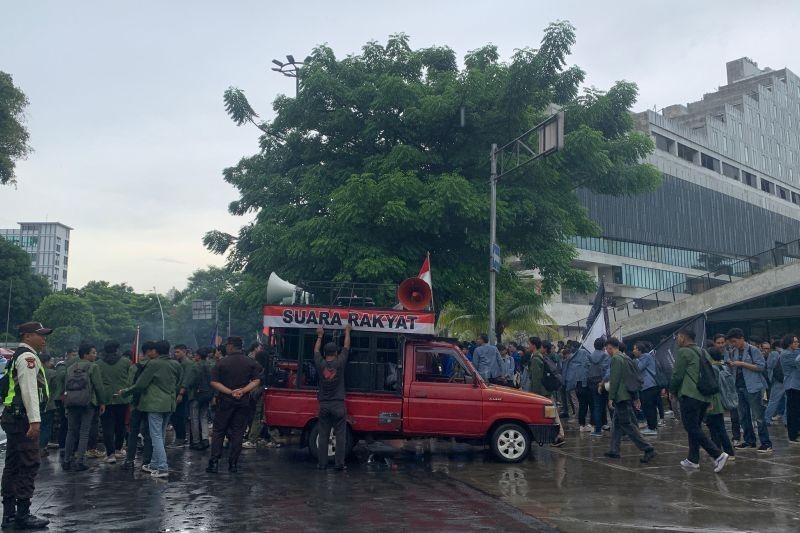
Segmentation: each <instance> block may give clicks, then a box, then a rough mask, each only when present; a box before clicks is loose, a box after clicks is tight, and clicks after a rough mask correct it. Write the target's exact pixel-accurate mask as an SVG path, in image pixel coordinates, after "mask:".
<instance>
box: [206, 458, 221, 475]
mask: <svg viewBox="0 0 800 533" xmlns="http://www.w3.org/2000/svg"><path fill="white" fill-rule="evenodd" d="M206 472H208V473H209V474H216V473H217V472H219V459H209V460H208V466H207V467H206Z"/></svg>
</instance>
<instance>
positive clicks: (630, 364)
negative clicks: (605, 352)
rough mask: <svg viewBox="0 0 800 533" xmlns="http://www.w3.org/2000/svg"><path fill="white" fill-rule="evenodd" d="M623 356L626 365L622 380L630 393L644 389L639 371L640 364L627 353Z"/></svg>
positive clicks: (623, 369) (623, 368)
mask: <svg viewBox="0 0 800 533" xmlns="http://www.w3.org/2000/svg"><path fill="white" fill-rule="evenodd" d="M622 357H624V358H625V366H623V367H622V382H623V383H624V384H625V388H626V389H627V390H628V392H629V393H631V394H636V393H638V392H639V391H640V390H642V385H643V384H644V380H643V379H642V375H641V374H640V373H639V365H637V364H636V361H634V360H633V359H631V358H630V357H628V356H627V355H623V356H622Z"/></svg>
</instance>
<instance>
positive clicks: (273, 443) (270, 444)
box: [264, 440, 282, 448]
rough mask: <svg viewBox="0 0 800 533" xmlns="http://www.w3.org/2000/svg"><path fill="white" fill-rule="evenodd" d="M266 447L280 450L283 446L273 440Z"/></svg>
mask: <svg viewBox="0 0 800 533" xmlns="http://www.w3.org/2000/svg"><path fill="white" fill-rule="evenodd" d="M264 446H266V447H267V448H280V447H281V446H282V444H281V443H280V442H275V441H274V440H271V441H269V442H267V443H266V444H265V445H264Z"/></svg>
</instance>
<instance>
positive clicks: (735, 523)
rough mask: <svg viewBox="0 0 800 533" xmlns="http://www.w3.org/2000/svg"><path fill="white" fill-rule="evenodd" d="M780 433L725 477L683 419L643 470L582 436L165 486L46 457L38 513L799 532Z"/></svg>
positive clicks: (292, 459)
mask: <svg viewBox="0 0 800 533" xmlns="http://www.w3.org/2000/svg"><path fill="white" fill-rule="evenodd" d="M771 429H772V430H773V431H772V433H773V435H772V436H773V445H774V446H775V452H774V454H772V455H771V456H767V457H763V456H757V454H756V453H755V452H743V453H740V454H739V457H737V460H736V462H735V463H733V464H731V465H729V466H728V467H727V468H726V470H725V471H724V472H723V473H721V474H714V473H713V471H712V470H711V466H712V465H711V462H710V460H709V459H708V457H707V456H706V457H702V459H701V470H700V471H696V472H686V471H684V470H683V469H682V468H680V467H679V466H678V463H679V461H680V460H681V459H683V458H684V457H685V454H686V439H685V434H684V432H683V431H682V430H681V429H680V426H679V423H678V422H669V425H668V426H667V428H665V429H663V430H661V432H660V435H659V437H658V438H657V439H654V441H653V442H654V444H655V446H656V449H657V451H658V453H659V455H658V457H657V459H656V461H655V462H654V463H653V464H650V465H645V466H642V465H640V464H639V462H638V458H639V454H638V452H637V451H636V449H635V448H633V446H632V445H631V444H629V443H623V449H622V455H623V457H622V459H620V460H616V461H612V460H608V459H605V458H604V457H602V453H603V452H604V451H606V450H607V445H608V439H607V437H604V438H601V439H594V440H592V439H590V437H589V436H588V434H586V433H578V432H577V431H575V430H573V429H570V430H569V431H568V433H567V436H568V443H567V445H566V446H564V447H563V448H560V449H552V448H541V449H540V448H536V449H534V453H533V454H532V456H531V457H530V458H529V459H528V460H527V461H525V462H523V463H520V464H516V465H503V464H499V463H496V462H494V461H493V460H492V458H491V457H490V456H488V454H486V453H485V452H484V451H482V450H481V449H480V448H476V447H471V446H467V445H462V444H453V443H451V442H449V441H433V440H424V441H419V442H409V443H405V444H403V445H401V443H376V444H372V445H370V446H369V447H365V446H363V445H362V446H359V447H357V448H356V453H355V457H353V458H352V459H351V461H350V463H349V469H348V471H347V472H344V473H336V472H333V471H331V470H328V471H324V472H319V471H317V470H316V469H315V467H314V466H315V465H314V463H313V462H312V461H311V460H310V459H309V458H308V455H307V454H306V452H305V450H299V449H298V448H297V447H296V446H291V445H290V446H287V447H284V448H281V449H278V450H268V449H259V450H246V451H244V452H243V458H242V463H241V467H242V472H240V473H239V474H235V475H234V474H229V473H228V472H226V471H225V470H224V468H223V469H222V471H221V472H220V473H219V474H217V475H210V474H206V473H205V472H204V468H205V465H206V454H204V453H201V452H195V451H192V450H188V449H177V450H169V458H170V466H171V469H172V473H171V475H170V478H169V481H168V482H167V481H162V480H154V479H152V478H150V476H149V475H146V474H145V473H143V472H140V471H137V472H135V473H130V472H124V471H122V470H120V468H119V466H118V465H105V464H100V463H98V462H97V461H96V460H92V461H91V463H90V464H91V465H92V467H91V469H90V470H89V471H87V472H83V473H79V474H69V475H65V474H63V473H62V472H61V470H60V467H59V466H58V462H57V460H56V459H55V457H54V456H51V457H50V458H48V459H45V460H44V462H43V466H42V470H41V472H40V475H39V479H38V484H37V487H38V488H37V494H36V497H35V499H34V506H33V507H34V509H36V512H37V513H39V514H40V515H42V516H46V517H47V518H49V519H50V520H51V521H52V527H51V530H54V531H137V532H140V531H141V532H149V531H154V532H155V531H273V530H281V531H378V530H381V531H383V530H392V531H437V532H445V531H465V530H466V531H472V530H506V531H548V530H554V529H558V530H562V531H592V532H600V531H609V532H612V531H613V532H617V531H653V530H657V531H709V532H710V531H714V532H719V531H799V530H800V508H799V507H798V504H797V502H798V501H800V449H798V448H792V449H789V447H788V446H789V445H788V443H787V440H786V436H785V431H784V430H783V427H782V426H780V427H778V426H774V425H773V426H772V428H771ZM368 448H369V449H368ZM372 452H374V454H373V453H372ZM371 455H372V458H371V460H370V456H371Z"/></svg>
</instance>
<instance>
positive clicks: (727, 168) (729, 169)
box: [722, 161, 739, 180]
mask: <svg viewBox="0 0 800 533" xmlns="http://www.w3.org/2000/svg"><path fill="white" fill-rule="evenodd" d="M722 175H723V176H727V177H729V178H733V179H735V180H738V179H739V169H738V168H736V167H735V166H733V165H729V164H728V163H725V162H724V161H723V162H722Z"/></svg>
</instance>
